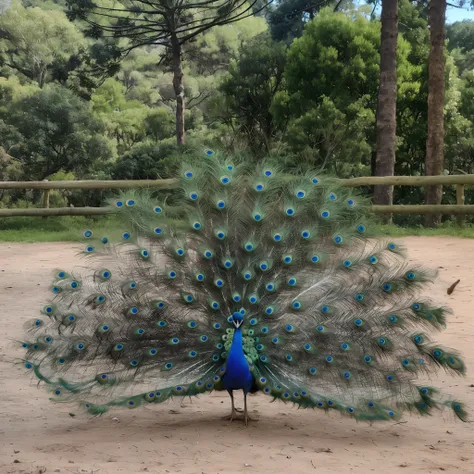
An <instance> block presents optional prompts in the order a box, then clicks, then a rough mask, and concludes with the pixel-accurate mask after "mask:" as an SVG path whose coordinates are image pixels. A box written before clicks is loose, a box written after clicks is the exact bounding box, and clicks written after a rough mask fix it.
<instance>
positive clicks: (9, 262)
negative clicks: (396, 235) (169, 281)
mask: <svg viewBox="0 0 474 474" xmlns="http://www.w3.org/2000/svg"><path fill="white" fill-rule="evenodd" d="M404 242H405V244H406V246H407V247H408V249H409V254H410V256H411V257H412V258H413V259H415V260H417V261H419V262H422V263H423V264H425V265H427V266H430V267H433V268H438V269H439V272H440V277H439V279H438V281H437V282H436V283H435V285H434V286H433V287H431V288H430V294H431V295H432V296H433V297H434V298H435V299H436V301H437V302H438V303H440V304H444V305H448V306H450V307H451V308H452V309H453V310H454V314H453V315H452V316H451V318H450V320H449V325H448V329H447V330H446V331H445V332H443V333H442V334H441V335H440V337H439V340H440V341H441V342H442V343H445V344H446V345H449V346H452V347H455V348H456V349H458V350H459V351H461V352H462V353H463V355H464V357H465V361H466V364H467V366H468V375H467V377H466V378H457V379H454V378H451V377H448V376H445V375H444V374H441V375H440V377H439V378H438V379H437V380H435V381H433V384H434V385H437V386H439V387H440V388H442V389H443V391H445V392H447V393H450V394H455V395H456V396H457V397H458V398H459V399H461V400H463V401H465V402H466V404H467V405H469V406H470V409H471V410H474V370H473V369H472V367H473V366H474V314H473V313H474V312H473V308H474V294H473V291H474V279H473V277H472V275H473V269H474V240H461V239H455V238H442V237H434V238H426V237H413V238H407V239H404ZM76 262H78V259H77V257H76V250H75V247H74V246H72V245H67V244H1V245H0V323H1V324H0V473H2V474H3V473H30V474H33V473H35V474H36V473H45V472H47V473H52V472H62V473H74V474H75V473H99V474H105V473H138V472H140V473H184V474H186V473H190V474H191V473H192V474H215V473H221V474H224V473H225V474H231V473H237V472H248V473H252V472H259V473H262V472H273V473H287V472H295V473H296V472H304V473H312V472H315V473H318V474H325V473H359V474H367V473H370V472H383V473H384V474H390V473H438V472H442V471H444V472H451V473H469V474H472V473H474V429H473V428H474V426H473V425H472V424H470V423H462V422H460V421H457V420H455V419H454V416H452V415H451V414H448V413H447V412H446V413H443V414H440V415H435V416H432V417H427V418H423V419H420V418H417V417H414V416H413V417H407V418H405V419H404V420H403V421H402V422H399V423H395V424H393V423H392V424H374V425H372V426H370V425H368V424H363V423H359V424H357V423H355V422H353V421H351V420H348V419H346V418H341V417H340V416H338V415H337V414H335V415H331V416H326V415H324V414H322V413H320V412H317V411H309V410H308V411H306V410H297V409H296V408H293V407H292V406H290V405H284V404H283V403H279V402H277V403H269V402H268V400H269V399H268V398H267V397H263V396H259V395H256V396H251V397H250V400H249V403H250V407H251V411H252V415H253V416H254V417H258V418H259V421H257V422H251V423H250V425H249V427H248V428H245V426H244V425H243V423H240V422H234V423H232V424H231V425H228V422H226V421H223V420H221V419H220V418H221V416H223V415H226V414H227V413H228V412H229V398H228V396H227V395H226V394H212V395H210V396H209V395H208V396H202V397H201V398H200V399H195V400H193V401H192V402H190V401H189V400H185V401H184V403H183V404H181V403H180V402H179V401H172V402H169V403H165V404H163V405H153V406H146V407H142V408H139V409H137V410H133V411H132V410H126V409H125V410H120V411H115V412H112V413H107V414H106V415H104V416H102V417H100V418H90V417H89V416H86V415H82V414H79V413H78V414H77V416H74V417H71V416H70V415H69V412H70V411H71V407H67V406H63V405H58V404H53V403H52V402H50V401H48V393H47V392H46V391H45V390H38V389H37V387H36V385H35V384H34V383H32V382H30V380H29V378H28V377H27V376H25V372H24V369H23V368H21V367H18V366H15V365H13V364H12V362H13V361H14V358H15V357H21V356H22V351H21V350H18V349H17V348H16V347H15V346H14V345H12V341H14V340H15V339H17V338H20V336H21V334H22V323H23V322H24V321H25V320H27V319H29V318H32V317H34V316H35V315H37V314H38V309H39V308H40V307H41V305H42V304H43V302H44V301H45V298H46V297H47V292H46V288H47V285H48V283H49V275H50V270H51V269H53V268H57V267H58V266H61V267H62V268H70V267H72V266H73V265H74V264H75V263H76ZM458 278H460V279H461V282H460V284H459V285H458V286H457V288H456V289H455V291H454V293H453V294H452V295H451V296H448V295H447V294H446V289H447V288H448V287H449V286H450V285H451V284H452V283H453V282H454V281H455V280H456V279H458ZM239 403H240V400H239ZM473 418H474V416H473Z"/></svg>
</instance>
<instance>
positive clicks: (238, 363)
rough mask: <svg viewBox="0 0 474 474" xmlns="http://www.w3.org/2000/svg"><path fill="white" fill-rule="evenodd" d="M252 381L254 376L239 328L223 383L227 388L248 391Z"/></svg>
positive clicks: (235, 332) (230, 352)
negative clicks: (246, 356)
mask: <svg viewBox="0 0 474 474" xmlns="http://www.w3.org/2000/svg"><path fill="white" fill-rule="evenodd" d="M252 382H253V376H252V373H251V372H250V369H249V363H248V362H247V359H246V358H245V354H244V348H243V345H242V330H241V329H240V328H238V329H235V331H234V338H233V339H232V346H231V348H230V351H229V355H228V357H227V364H226V371H225V375H224V378H223V383H224V386H225V388H226V389H227V390H244V391H245V392H248V391H249V390H250V388H251V387H252Z"/></svg>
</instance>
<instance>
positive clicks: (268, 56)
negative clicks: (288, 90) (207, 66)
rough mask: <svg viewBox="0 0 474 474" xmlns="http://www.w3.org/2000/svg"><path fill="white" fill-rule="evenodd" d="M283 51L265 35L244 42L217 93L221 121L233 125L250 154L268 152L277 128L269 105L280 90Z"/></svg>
mask: <svg viewBox="0 0 474 474" xmlns="http://www.w3.org/2000/svg"><path fill="white" fill-rule="evenodd" d="M285 62H286V47H285V45H284V44H283V43H275V42H273V41H272V39H271V38H270V36H269V35H268V34H267V33H263V34H261V35H258V36H256V37H255V38H253V39H252V40H250V41H248V42H247V43H246V44H245V45H244V46H243V47H242V48H241V50H240V59H239V60H238V61H236V62H234V63H232V64H231V65H230V68H229V74H228V75H227V76H226V77H225V78H224V80H223V81H222V83H221V85H220V87H219V90H220V91H221V92H222V93H223V94H224V107H221V104H219V112H220V113H221V114H222V111H223V112H224V114H225V113H226V112H228V114H229V115H228V116H226V117H222V115H221V117H220V118H221V120H227V121H228V122H235V128H236V129H237V131H238V132H239V133H242V134H243V135H244V136H245V137H246V138H247V143H248V144H249V147H250V149H251V150H252V151H253V152H254V153H257V154H258V153H261V152H268V151H270V149H271V142H272V140H273V139H275V138H276V134H277V131H278V127H277V125H276V123H275V117H274V114H273V113H272V110H271V108H272V104H273V100H274V98H275V96H276V95H277V94H278V92H280V91H282V90H284V85H285V83H284V77H283V75H284V69H285Z"/></svg>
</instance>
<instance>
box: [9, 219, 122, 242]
mask: <svg viewBox="0 0 474 474" xmlns="http://www.w3.org/2000/svg"><path fill="white" fill-rule="evenodd" d="M117 228H120V224H119V222H118V221H117V219H116V218H114V217H110V216H104V217H80V216H79V217H68V216H65V217H48V218H46V219H42V218H40V217H8V218H3V219H0V242H78V241H82V240H83V239H84V237H83V235H82V233H83V231H84V230H86V229H91V230H93V231H94V233H95V234H96V235H100V236H102V235H108V234H110V233H112V232H114V230H115V229H117Z"/></svg>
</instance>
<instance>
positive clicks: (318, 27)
mask: <svg viewBox="0 0 474 474" xmlns="http://www.w3.org/2000/svg"><path fill="white" fill-rule="evenodd" d="M379 45H380V31H379V26H378V25H377V23H376V22H370V21H368V20H367V19H365V18H364V17H362V16H361V15H355V16H354V17H349V16H347V15H345V14H344V13H334V12H332V11H331V10H330V9H324V10H322V11H320V12H319V14H318V15H317V16H316V18H315V19H314V20H313V21H311V22H309V23H308V25H307V26H306V28H305V32H304V34H303V36H302V37H301V38H298V39H296V40H295V41H294V42H293V43H292V45H291V47H290V51H289V53H288V59H287V65H286V70H285V80H286V85H287V89H288V99H287V102H288V107H289V109H290V115H291V120H290V131H291V135H293V136H295V132H296V130H295V125H296V124H298V123H300V124H303V123H306V124H307V123H310V122H309V121H308V120H310V121H312V122H313V123H318V124H320V125H321V126H323V127H325V130H320V131H318V132H317V131H316V130H315V131H314V132H313V133H312V134H311V135H312V136H320V137H325V138H324V142H320V141H318V140H312V141H311V140H309V139H308V141H307V143H308V146H310V144H311V143H312V145H311V148H313V150H314V154H315V157H316V162H315V163H314V164H315V165H319V166H321V165H323V164H324V165H325V166H326V167H327V169H328V170H329V171H332V172H335V171H337V172H342V170H343V169H344V168H343V167H341V166H336V164H337V163H340V161H341V160H342V159H343V157H342V156H341V155H339V154H334V153H329V154H328V153H327V151H328V150H329V151H330V150H335V151H337V150H339V151H342V150H344V151H347V150H349V148H350V146H348V143H351V146H355V145H354V140H359V142H360V141H362V142H366V143H368V144H370V145H369V146H368V147H367V146H366V145H365V143H364V144H363V143H359V144H358V145H357V146H356V149H357V150H364V151H365V159H363V160H362V162H363V164H364V165H366V164H367V162H369V163H370V151H371V150H372V146H373V141H374V136H373V135H374V133H373V128H374V112H375V109H376V100H375V97H376V96H377V84H378V79H379V61H380V54H379ZM282 98H283V97H282V95H280V97H279V99H282ZM323 104H324V106H322V105H323ZM313 109H317V111H318V114H316V115H314V114H310V115H306V114H307V113H308V112H311V111H312V110H313ZM326 114H327V115H326ZM305 115H306V117H307V120H306V119H305V120H304V121H300V120H299V118H300V117H302V116H303V117H304V116H305ZM312 115H313V118H312ZM362 117H363V120H361V118H362ZM334 119H337V122H336V123H337V128H336V123H332V121H333V120H334ZM352 120H360V126H363V130H361V128H360V126H356V127H354V126H353V125H352V123H351V121H352ZM344 127H345V128H344ZM336 137H337V138H336ZM290 138H291V136H290V135H289V139H290ZM291 139H292V138H291ZM330 139H331V140H333V139H334V140H347V141H348V142H346V143H341V142H338V143H334V144H331V143H329V141H328V140H330ZM292 140H293V139H292ZM363 145H365V146H363ZM300 146H301V145H300ZM318 157H319V158H318ZM349 158H351V160H350V161H351V166H350V167H346V168H345V171H348V169H349V170H350V172H352V171H354V172H356V168H357V167H355V168H354V167H353V164H354V163H353V162H352V158H354V159H359V164H360V165H361V166H362V163H360V158H361V156H360V154H359V153H358V152H356V153H354V155H353V156H352V155H351V156H346V159H349ZM360 171H362V170H359V172H358V173H357V174H360Z"/></svg>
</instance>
